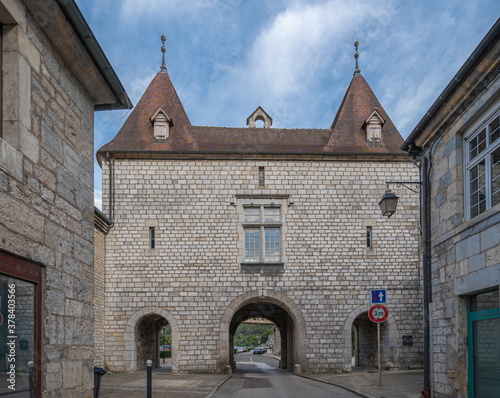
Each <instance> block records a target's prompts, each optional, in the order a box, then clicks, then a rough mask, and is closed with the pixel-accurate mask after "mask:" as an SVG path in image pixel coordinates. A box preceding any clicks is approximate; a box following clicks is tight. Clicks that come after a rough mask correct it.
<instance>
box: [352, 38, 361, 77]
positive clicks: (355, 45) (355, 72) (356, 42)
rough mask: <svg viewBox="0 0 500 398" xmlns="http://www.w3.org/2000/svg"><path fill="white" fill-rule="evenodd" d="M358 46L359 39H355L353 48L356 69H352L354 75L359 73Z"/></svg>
mask: <svg viewBox="0 0 500 398" xmlns="http://www.w3.org/2000/svg"><path fill="white" fill-rule="evenodd" d="M358 46H359V41H357V40H356V41H355V42H354V48H355V50H356V54H354V58H355V59H356V69H354V76H356V75H360V74H361V69H359V66H358V58H359V53H358Z"/></svg>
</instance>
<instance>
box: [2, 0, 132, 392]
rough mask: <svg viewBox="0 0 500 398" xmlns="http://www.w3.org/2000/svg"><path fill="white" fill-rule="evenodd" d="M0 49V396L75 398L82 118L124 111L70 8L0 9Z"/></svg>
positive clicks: (86, 370) (89, 298) (87, 251)
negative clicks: (115, 109)
mask: <svg viewBox="0 0 500 398" xmlns="http://www.w3.org/2000/svg"><path fill="white" fill-rule="evenodd" d="M0 47H1V48H0V71H1V74H0V75H1V79H0V83H1V84H0V88H1V90H0V94H1V95H0V110H1V112H0V113H1V123H0V295H1V302H0V315H1V316H0V350H1V354H0V372H1V373H2V380H1V381H0V395H5V394H7V393H16V396H26V397H28V396H30V397H41V396H42V395H43V397H47V398H49V397H82V398H83V397H84V398H87V397H89V396H91V395H92V390H93V367H94V338H93V333H94V327H93V319H94V310H93V294H94V293H93V292H94V282H93V280H94V276H93V268H94V234H93V224H94V210H93V209H94V208H93V145H94V138H93V119H94V118H93V115H94V110H95V109H113V108H130V107H131V105H130V102H129V101H128V99H127V97H126V93H125V92H124V91H123V88H122V87H121V83H120V82H119V80H118V78H117V77H116V75H115V74H114V72H113V71H112V69H110V68H109V69H107V70H106V71H104V69H105V68H108V63H106V65H102V64H100V63H99V62H100V61H102V60H103V59H104V60H105V59H106V58H105V56H104V54H103V53H102V50H101V49H100V47H99V45H98V44H97V42H95V38H93V36H92V33H91V32H90V30H89V29H88V26H87V24H86V22H85V20H84V19H83V17H82V16H81V13H80V11H79V10H78V8H77V6H76V4H75V3H74V1H64V2H59V1H52V0H50V1H44V2H40V1H32V0H23V1H21V0H0ZM93 56H95V57H97V59H95V58H93ZM42 392H43V393H42Z"/></svg>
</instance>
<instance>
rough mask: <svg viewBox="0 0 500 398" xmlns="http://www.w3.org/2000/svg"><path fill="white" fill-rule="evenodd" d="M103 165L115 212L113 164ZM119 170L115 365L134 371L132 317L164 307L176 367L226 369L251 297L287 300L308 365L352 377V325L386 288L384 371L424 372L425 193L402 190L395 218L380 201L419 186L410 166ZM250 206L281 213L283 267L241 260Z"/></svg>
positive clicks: (110, 256) (110, 325)
mask: <svg viewBox="0 0 500 398" xmlns="http://www.w3.org/2000/svg"><path fill="white" fill-rule="evenodd" d="M259 167H264V168H265V179H266V185H265V186H263V187H261V186H259ZM103 169H104V170H106V171H105V172H103V189H104V191H103V204H104V209H103V212H104V213H105V214H109V209H108V198H109V196H108V195H109V192H108V191H107V189H108V178H109V177H108V173H107V164H103ZM114 176H115V177H114V189H115V196H114V203H115V206H114V214H115V217H114V220H113V222H114V224H115V225H114V227H113V228H112V229H111V230H110V233H109V235H107V236H106V274H105V308H106V309H105V317H104V321H103V322H104V323H103V325H104V345H105V353H104V354H105V355H104V356H105V366H106V367H107V368H108V369H110V370H124V369H125V368H126V367H127V365H126V364H127V361H131V360H133V359H134V358H135V355H136V354H134V353H133V352H132V351H133V350H134V349H135V345H134V344H130V343H127V341H131V339H132V337H131V336H128V335H127V334H126V330H134V329H133V327H137V323H136V321H135V320H136V318H137V315H134V314H138V313H140V314H144V313H148V311H150V312H154V308H161V309H162V310H163V311H165V313H168V314H169V316H170V317H171V319H173V320H175V323H176V328H175V329H176V330H178V332H177V333H176V331H175V330H174V328H173V329H172V340H173V343H172V344H173V345H174V344H177V345H178V352H177V354H176V355H177V356H176V358H173V361H177V365H178V369H179V370H180V371H211V372H213V371H218V370H220V369H219V368H218V367H217V361H218V359H220V355H221V351H220V346H218V341H219V339H220V336H221V333H223V332H224V331H221V321H222V319H221V318H222V317H223V314H224V312H225V311H226V309H227V308H228V306H229V304H230V303H232V302H234V300H237V299H238V297H240V296H241V295H242V294H244V293H247V292H251V291H275V292H280V293H282V294H283V295H284V296H286V297H287V298H289V299H290V300H291V301H292V302H293V303H294V304H295V305H296V306H297V307H298V308H299V309H300V311H301V313H302V316H303V318H304V320H305V329H306V330H305V334H306V340H305V341H301V342H299V343H298V344H302V345H303V348H304V349H305V352H306V358H307V361H306V366H305V367H306V368H307V369H306V370H308V371H328V370H338V369H343V368H346V367H349V366H350V358H351V326H352V324H353V322H354V320H355V319H356V317H357V316H363V317H366V316H367V315H366V311H367V310H368V309H369V308H370V306H371V304H370V290H371V289H378V288H382V289H383V288H385V289H387V300H388V301H387V307H388V309H389V311H390V314H391V316H390V319H389V320H388V321H387V322H388V323H387V325H386V326H385V327H386V328H387V338H384V346H383V350H385V354H384V358H385V362H384V366H387V367H392V368H398V367H399V368H413V367H419V366H421V364H422V334H421V330H422V313H421V308H422V303H421V297H422V289H421V282H420V281H421V270H420V268H419V239H420V230H419V221H418V220H419V206H418V195H417V194H414V193H412V192H410V191H407V190H405V189H403V188H402V189H395V190H393V191H395V192H396V193H397V194H398V196H399V197H400V201H399V205H398V212H397V213H396V214H395V215H394V216H393V217H392V218H390V219H387V218H384V217H382V216H381V214H380V209H379V207H378V202H379V200H380V198H381V197H382V195H383V193H384V191H385V181H394V180H399V181H418V169H417V168H416V167H415V166H413V165H412V164H411V163H410V162H397V161H385V162H383V161H380V162H376V161H356V162H349V161H340V160H339V161H294V160H289V161H277V160H268V161H258V160H252V161H250V160H249V161H246V160H234V161H231V160H140V159H129V160H127V159H116V160H115V161H114ZM252 198H255V200H258V199H262V198H266V200H271V201H272V200H274V202H275V204H278V205H281V206H282V207H283V214H284V220H283V227H282V260H283V262H284V265H283V269H282V270H281V271H280V272H265V271H264V272H248V271H246V270H245V269H243V268H242V266H241V264H240V262H241V256H242V251H243V246H242V244H243V240H242V239H243V238H242V228H241V225H240V220H241V218H240V214H239V213H240V212H241V203H240V202H241V201H243V200H247V201H248V200H252ZM273 198H275V199H273ZM150 226H155V230H156V248H155V249H150V248H149V239H148V234H149V227H150ZM368 226H371V227H372V230H373V248H371V249H370V248H367V247H366V228H367V227H368ZM96 244H97V242H96ZM264 268H265V267H264ZM140 311H142V312H140ZM127 325H128V326H127ZM130 325H132V329H131V328H130ZM134 325H135V326H134ZM403 335H411V336H412V337H413V345H412V346H403V344H402V336H403ZM96 338H100V337H98V335H97V334H96ZM360 346H362V345H360ZM346 358H347V359H348V360H347V359H346Z"/></svg>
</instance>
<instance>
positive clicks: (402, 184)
mask: <svg viewBox="0 0 500 398" xmlns="http://www.w3.org/2000/svg"><path fill="white" fill-rule="evenodd" d="M385 183H386V184H387V189H388V190H389V186H390V184H392V185H396V187H397V188H401V187H405V188H406V189H409V190H410V191H412V192H415V193H420V191H421V189H422V182H420V181H386V182H385ZM409 185H415V188H411V187H409Z"/></svg>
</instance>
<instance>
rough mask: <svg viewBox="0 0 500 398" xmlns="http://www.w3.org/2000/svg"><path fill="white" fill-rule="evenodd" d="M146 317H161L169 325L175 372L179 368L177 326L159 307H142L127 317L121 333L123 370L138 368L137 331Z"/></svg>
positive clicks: (128, 370) (171, 317)
mask: <svg viewBox="0 0 500 398" xmlns="http://www.w3.org/2000/svg"><path fill="white" fill-rule="evenodd" d="M148 317H151V318H155V317H160V318H163V319H165V320H166V321H167V322H168V324H169V325H170V327H171V331H172V372H177V371H178V370H179V327H178V325H177V321H176V320H175V318H174V317H173V316H172V315H171V314H170V313H169V312H168V311H166V310H164V309H163V308H160V307H145V308H142V309H140V310H138V311H136V312H134V313H133V314H132V315H131V316H130V318H129V319H128V321H127V324H126V326H125V333H124V334H123V340H124V342H125V350H124V361H125V371H127V372H133V371H136V370H138V369H139V368H140V367H139V366H138V363H137V360H138V358H137V331H138V327H139V325H141V323H142V322H143V321H144V320H145V319H147V318H148Z"/></svg>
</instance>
